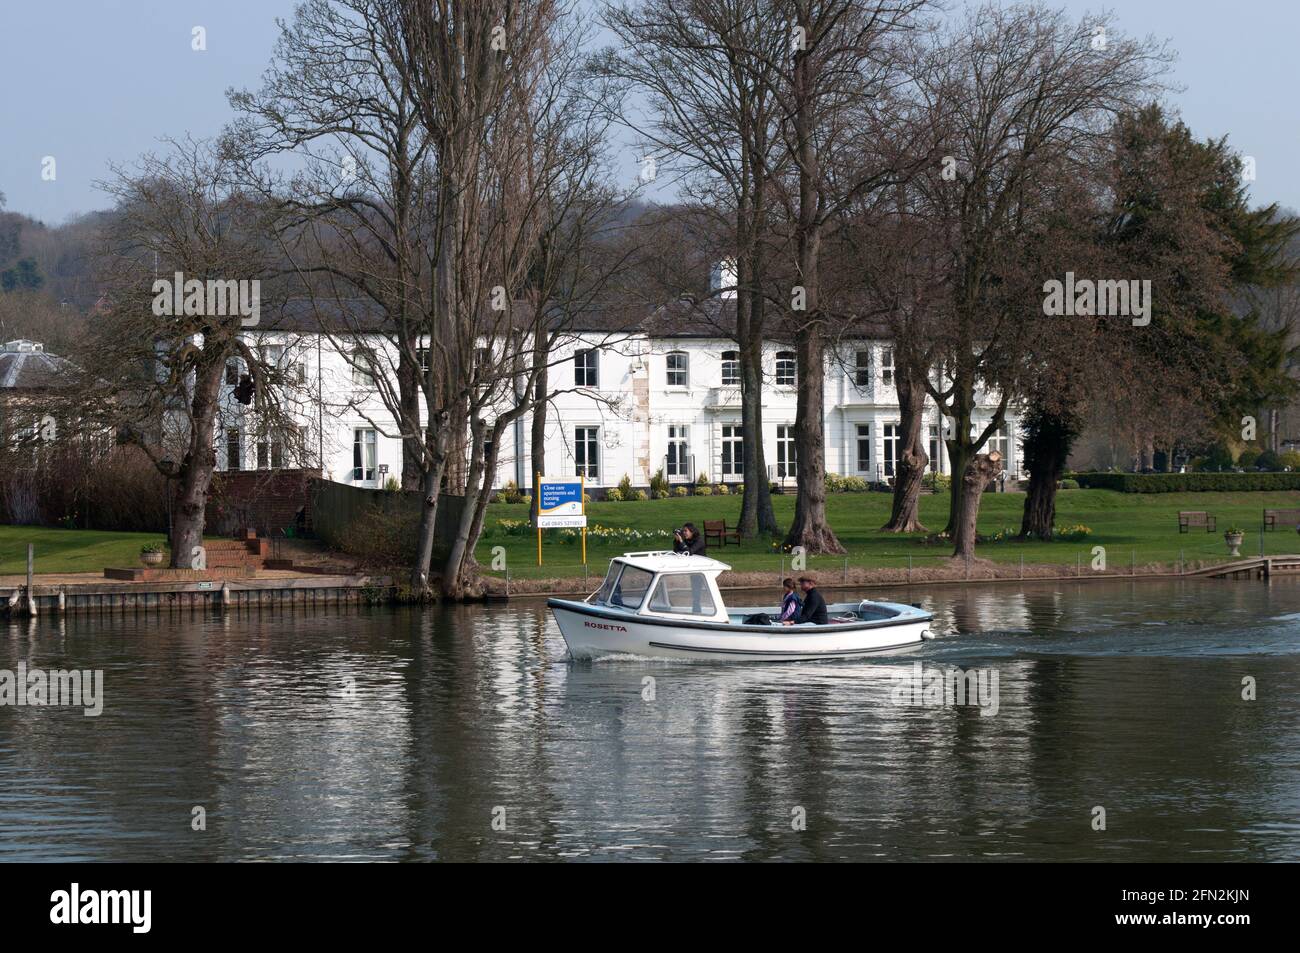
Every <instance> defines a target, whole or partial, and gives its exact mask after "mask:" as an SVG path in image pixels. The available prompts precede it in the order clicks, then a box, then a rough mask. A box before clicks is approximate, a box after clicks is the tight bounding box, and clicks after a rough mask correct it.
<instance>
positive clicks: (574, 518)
mask: <svg viewBox="0 0 1300 953" xmlns="http://www.w3.org/2000/svg"><path fill="white" fill-rule="evenodd" d="M537 525H538V528H544V527H556V526H586V525H587V517H586V516H585V515H583V506H582V481H581V480H574V479H572V478H569V479H563V480H548V479H546V478H543V479H542V482H541V487H540V489H539V496H538V499H537Z"/></svg>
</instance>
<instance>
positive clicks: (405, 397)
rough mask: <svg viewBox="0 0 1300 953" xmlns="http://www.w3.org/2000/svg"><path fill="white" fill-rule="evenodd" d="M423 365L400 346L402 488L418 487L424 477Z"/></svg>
mask: <svg viewBox="0 0 1300 953" xmlns="http://www.w3.org/2000/svg"><path fill="white" fill-rule="evenodd" d="M420 374H421V371H420V364H419V362H418V361H415V360H412V359H411V358H409V357H407V355H406V348H405V347H399V348H398V357H397V389H398V402H399V407H400V408H401V414H400V416H399V417H398V421H397V424H398V426H399V427H401V428H402V489H403V490H418V489H419V488H420V483H421V482H422V480H423V479H424V459H423V456H422V454H421V452H420V443H421V441H420V394H421V381H420Z"/></svg>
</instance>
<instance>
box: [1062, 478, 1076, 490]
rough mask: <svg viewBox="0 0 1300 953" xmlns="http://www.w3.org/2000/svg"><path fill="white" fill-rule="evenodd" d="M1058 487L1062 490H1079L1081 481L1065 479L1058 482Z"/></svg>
mask: <svg viewBox="0 0 1300 953" xmlns="http://www.w3.org/2000/svg"><path fill="white" fill-rule="evenodd" d="M1057 488H1058V489H1062V490H1077V489H1078V488H1079V481H1078V480H1070V479H1065V480H1062V481H1061V482H1060V483H1058V484H1057Z"/></svg>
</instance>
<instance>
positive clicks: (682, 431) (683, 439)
mask: <svg viewBox="0 0 1300 953" xmlns="http://www.w3.org/2000/svg"><path fill="white" fill-rule="evenodd" d="M689 433H690V430H689V428H687V427H685V426H682V425H670V426H669V427H668V457H667V459H666V460H665V462H664V473H665V474H666V475H667V476H668V478H669V479H670V480H674V479H676V480H689V479H690V478H691V469H690V450H691V444H690V437H689Z"/></svg>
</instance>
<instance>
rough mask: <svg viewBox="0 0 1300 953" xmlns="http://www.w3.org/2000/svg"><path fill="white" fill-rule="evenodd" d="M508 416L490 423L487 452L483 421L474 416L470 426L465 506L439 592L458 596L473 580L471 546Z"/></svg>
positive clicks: (475, 539)
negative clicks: (471, 449) (470, 448)
mask: <svg viewBox="0 0 1300 953" xmlns="http://www.w3.org/2000/svg"><path fill="white" fill-rule="evenodd" d="M510 419H513V418H507V417H505V416H502V417H498V418H497V419H496V421H495V422H494V423H493V425H492V439H491V447H492V450H491V452H490V453H486V454H485V453H484V452H483V444H484V440H483V430H484V427H485V422H484V420H483V419H482V417H479V416H477V415H476V416H475V419H474V421H473V423H472V425H471V427H470V434H471V439H472V441H473V445H474V452H473V454H472V455H471V459H470V464H469V473H468V482H467V483H466V484H465V506H464V509H462V510H461V514H460V523H459V524H458V525H457V527H456V535H455V537H454V538H453V539H452V542H451V547H450V548H449V550H448V552H447V561H446V563H445V565H444V568H443V572H442V592H443V595H445V596H448V597H450V598H453V599H459V598H462V597H464V596H465V595H466V593H467V592H468V591H469V588H470V585H471V583H472V582H473V579H472V576H473V568H474V567H475V566H476V565H477V563H476V562H475V560H474V547H475V545H476V543H477V542H478V537H479V535H480V534H481V533H482V531H483V519H484V516H485V514H486V513H487V506H488V503H489V502H490V501H491V499H492V473H493V472H494V471H495V470H496V464H497V458H498V455H499V449H498V448H499V447H500V445H501V434H502V433H503V432H504V431H505V426H506V424H507V423H508V422H509V420H510Z"/></svg>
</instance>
